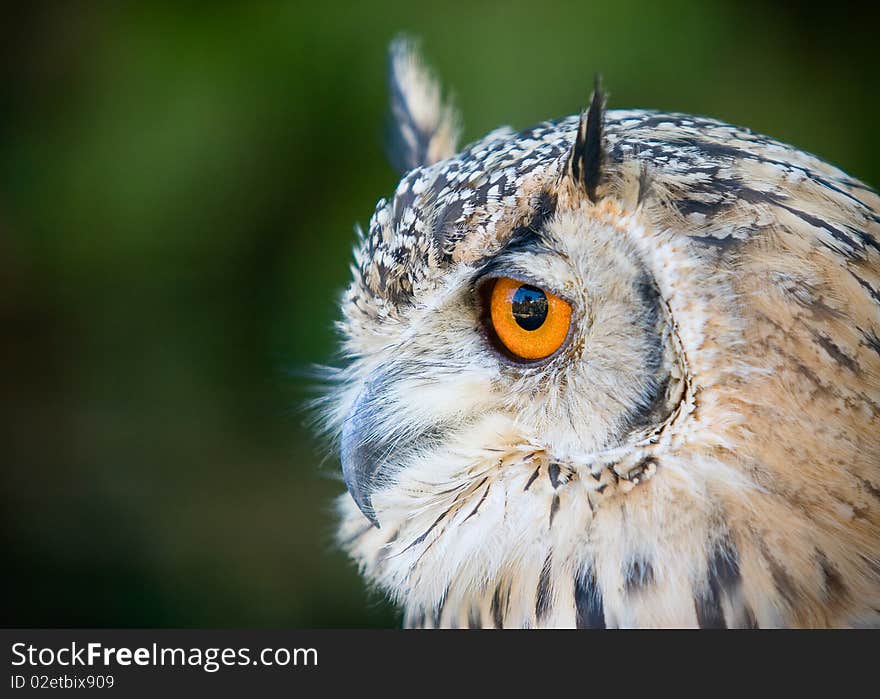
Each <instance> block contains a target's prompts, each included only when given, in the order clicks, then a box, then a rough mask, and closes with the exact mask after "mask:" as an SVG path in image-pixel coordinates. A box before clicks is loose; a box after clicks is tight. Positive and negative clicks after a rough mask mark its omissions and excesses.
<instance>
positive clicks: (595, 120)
mask: <svg viewBox="0 0 880 699" xmlns="http://www.w3.org/2000/svg"><path fill="white" fill-rule="evenodd" d="M604 121H605V95H604V94H602V88H601V87H600V80H599V76H598V75H597V76H596V82H595V87H594V88H593V96H592V98H591V99H590V107H589V109H588V110H587V111H586V112H584V113H583V114H581V120H580V123H579V124H578V132H577V137H576V138H575V141H574V146H572V149H571V152H570V153H569V154H568V161H567V162H566V166H565V175H566V176H567V177H570V178H571V179H572V181H573V182H575V183H577V184H578V185H580V186H582V187H583V188H584V189H586V191H587V196H588V197H589V198H590V201H592V202H594V203H595V202H596V188H597V187H598V186H599V182H600V181H601V179H602V163H603V161H604V159H605V144H604V142H603V126H604Z"/></svg>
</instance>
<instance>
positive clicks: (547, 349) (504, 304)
mask: <svg viewBox="0 0 880 699" xmlns="http://www.w3.org/2000/svg"><path fill="white" fill-rule="evenodd" d="M489 315H490V318H491V321H492V328H493V330H494V331H495V335H496V336H497V337H498V340H499V341H500V342H501V344H503V345H504V347H505V348H506V349H507V351H508V352H510V354H512V355H513V356H514V358H517V359H523V360H529V361H534V360H537V359H544V358H545V357H549V356H550V355H551V354H553V353H554V352H555V351H556V350H558V349H559V348H560V347H561V346H562V343H563V342H565V338H566V337H568V328H569V326H570V325H571V306H569V305H568V304H567V303H566V302H565V301H563V300H562V299H561V298H559V297H558V296H556V295H555V294H551V293H550V292H549V291H544V290H543V289H539V288H538V287H536V286H531V285H530V284H524V283H523V282H521V281H519V280H517V279H511V278H510V277H501V278H499V279H496V280H495V283H494V285H493V286H492V291H491V295H490V299H489Z"/></svg>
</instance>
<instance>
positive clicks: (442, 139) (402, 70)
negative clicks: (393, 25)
mask: <svg viewBox="0 0 880 699" xmlns="http://www.w3.org/2000/svg"><path fill="white" fill-rule="evenodd" d="M388 81H389V84H390V88H391V114H390V119H389V128H388V131H389V133H388V156H389V159H390V160H391V164H392V165H393V166H394V167H395V168H396V169H397V170H398V171H399V172H400V173H401V174H402V173H404V172H407V171H409V170H412V169H413V168H416V167H420V166H422V165H431V164H433V163H436V162H438V161H440V160H444V159H446V158H449V157H451V156H453V155H455V153H456V150H457V149H458V135H459V118H458V114H457V113H456V111H455V109H454V108H453V106H452V104H451V103H450V102H449V101H444V100H443V98H442V95H441V93H440V85H439V84H438V82H437V80H436V79H435V78H434V76H433V75H432V74H431V72H430V70H428V68H427V66H425V64H424V63H423V61H422V60H421V57H420V56H419V53H418V50H417V46H416V44H415V42H413V41H412V40H411V39H409V38H408V37H405V36H399V37H397V38H396V39H395V40H394V41H392V42H391V46H390V49H389V76H388Z"/></svg>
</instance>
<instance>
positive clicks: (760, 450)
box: [325, 40, 880, 628]
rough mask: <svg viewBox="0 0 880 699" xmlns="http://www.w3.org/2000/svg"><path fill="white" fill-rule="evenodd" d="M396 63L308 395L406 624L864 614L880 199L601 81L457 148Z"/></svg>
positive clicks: (878, 444)
mask: <svg viewBox="0 0 880 699" xmlns="http://www.w3.org/2000/svg"><path fill="white" fill-rule="evenodd" d="M390 80H391V93H392V98H391V114H392V116H393V126H392V129H391V130H392V134H391V137H392V138H391V140H392V143H393V146H394V148H393V159H394V160H395V162H396V164H397V165H398V166H399V168H400V169H401V171H402V172H403V178H402V180H401V181H400V183H399V185H398V186H397V188H396V190H395V192H394V194H393V195H392V196H391V197H390V198H389V199H387V200H386V199H382V200H380V201H379V203H378V206H377V207H376V210H375V213H374V215H373V216H372V219H371V221H370V226H369V231H368V232H367V233H366V234H361V236H360V242H359V245H358V247H357V250H356V252H355V262H354V264H353V266H352V272H353V281H352V283H351V285H350V286H349V288H348V290H347V292H346V293H345V295H344V297H343V301H342V314H343V319H342V321H341V322H340V324H339V327H340V330H341V333H342V336H343V340H342V349H343V353H344V356H345V359H346V365H345V366H344V367H342V368H339V369H336V370H333V372H332V382H331V389H330V391H329V393H328V395H327V397H326V399H325V401H326V405H325V414H326V415H327V422H328V424H329V425H330V426H331V427H330V429H331V430H332V432H333V434H334V435H335V438H336V442H335V444H337V446H338V450H339V454H340V458H341V462H342V472H343V476H344V480H345V483H346V486H347V490H348V493H347V494H345V495H344V496H343V497H342V498H341V499H340V501H339V508H340V513H341V520H342V523H341V526H340V529H339V535H338V536H339V541H340V543H341V545H342V546H343V548H345V549H346V550H347V551H348V552H349V553H350V555H351V556H352V557H353V558H354V559H355V561H356V562H357V563H358V565H359V567H360V569H361V571H362V573H363V574H364V575H365V577H366V578H367V579H368V581H370V583H372V584H373V585H374V586H377V587H378V588H380V589H381V590H383V591H384V592H385V593H387V594H388V595H389V596H390V597H391V599H392V600H394V601H395V602H396V603H397V604H399V605H400V606H401V607H402V608H403V611H404V623H405V625H406V626H410V627H504V628H509V627H514V628H524V627H578V628H604V627H716V628H717V627H728V628H734V627H779V626H796V627H827V626H876V625H878V623H880V198H878V195H877V193H876V192H875V191H874V190H872V189H871V188H870V187H868V186H866V185H865V184H863V183H861V182H859V181H858V180H856V179H854V178H852V177H849V176H848V175H846V174H845V173H844V172H842V171H841V170H839V169H837V168H835V167H833V166H831V165H828V164H826V163H824V162H822V161H820V160H818V159H817V158H816V157H814V156H812V155H809V154H807V153H804V152H801V151H798V150H796V149H794V148H792V147H790V146H787V145H785V144H782V143H779V142H777V141H774V140H772V139H769V138H767V137H764V136H760V135H757V134H755V133H752V132H751V131H749V130H747V129H743V128H737V127H734V126H730V125H728V124H724V123H721V122H719V121H715V120H713V119H707V118H702V117H695V116H689V115H685V114H673V113H662V112H657V111H643V110H611V111H605V108H604V103H603V97H602V95H601V93H600V91H599V89H598V85H597V88H596V90H595V92H594V94H593V97H592V100H591V102H590V104H589V108H588V110H586V111H585V112H584V113H583V114H582V115H575V116H572V117H568V118H564V119H560V120H556V121H547V122H543V123H541V124H538V125H537V126H534V127H532V128H529V129H526V130H524V131H520V132H515V131H513V130H511V129H509V128H500V129H498V130H496V131H493V132H491V133H490V134H489V135H487V136H485V137H484V138H482V139H481V140H479V141H477V142H475V143H473V144H472V145H470V146H467V147H465V148H464V149H461V150H459V149H458V148H457V145H456V140H457V123H458V119H457V116H456V114H455V112H454V110H453V109H452V108H451V107H450V105H449V104H448V103H447V102H446V101H444V100H443V99H442V96H441V92H440V89H439V88H438V85H437V83H436V81H435V80H434V79H433V77H432V76H431V74H430V73H429V72H428V70H427V69H426V68H425V67H424V65H423V64H422V63H421V61H420V60H419V58H418V56H417V55H416V53H415V52H414V50H413V47H412V45H411V43H410V42H407V41H405V40H398V41H396V42H395V43H394V44H392V48H391V53H390Z"/></svg>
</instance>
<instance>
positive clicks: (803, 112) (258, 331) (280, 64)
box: [0, 0, 880, 626]
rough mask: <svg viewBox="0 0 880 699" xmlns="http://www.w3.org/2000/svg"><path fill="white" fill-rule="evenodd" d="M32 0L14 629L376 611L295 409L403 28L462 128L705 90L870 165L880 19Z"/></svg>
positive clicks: (6, 124)
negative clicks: (388, 53)
mask: <svg viewBox="0 0 880 699" xmlns="http://www.w3.org/2000/svg"><path fill="white" fill-rule="evenodd" d="M207 8H208V5H201V6H199V9H195V8H189V9H181V7H177V6H173V5H170V4H169V5H157V4H149V5H148V4H146V3H144V4H124V3H114V4H110V3H106V4H97V3H95V4H75V3H54V2H53V3H44V4H41V3H36V4H35V3H28V4H22V6H21V8H20V9H18V10H11V9H9V8H8V6H7V9H5V10H3V11H2V14H0V328H2V330H0V352H2V355H0V356H2V376H3V386H2V396H3V401H2V411H3V414H2V416H0V417H2V423H0V424H2V430H3V435H2V445H3V447H2V452H0V455H2V490H3V500H4V506H3V510H2V525H3V527H2V538H3V547H4V548H3V553H4V569H5V575H4V578H5V579H6V580H7V581H8V585H10V586H11V589H8V590H7V591H6V593H5V594H4V606H5V610H4V611H5V613H4V616H3V619H2V622H3V624H4V625H28V626H366V625H395V624H397V623H398V618H397V616H396V615H395V613H394V612H393V610H391V609H390V608H389V607H388V606H387V605H386V604H385V603H384V602H383V601H382V599H381V597H380V596H379V595H377V594H375V593H369V592H367V591H366V590H365V589H364V586H363V584H362V583H361V581H360V580H359V579H358V576H357V572H356V571H355V570H354V568H353V566H351V565H350V564H349V563H348V562H347V561H346V560H345V558H344V557H343V556H342V555H341V554H339V553H338V552H336V551H335V550H334V548H333V544H332V533H333V515H332V511H331V501H332V498H333V496H334V495H335V494H336V493H338V492H340V491H341V489H342V486H341V484H340V483H339V481H338V480H336V479H335V478H334V474H335V472H336V469H337V468H338V465H337V464H336V463H335V462H334V461H333V460H332V459H328V460H327V461H326V462H325V463H324V465H323V466H322V465H321V463H320V462H321V456H320V453H321V452H320V445H319V443H318V442H317V440H315V439H314V438H313V437H312V436H311V434H310V431H309V429H308V426H307V425H306V415H305V413H304V411H303V410H302V404H303V402H304V401H305V400H306V399H307V398H308V397H309V396H310V395H313V393H314V389H313V387H312V386H310V383H311V382H310V381H309V380H308V379H306V378H304V372H305V371H306V370H307V369H308V367H309V366H310V365H312V364H314V363H318V362H328V361H332V348H333V342H334V331H333V328H332V323H333V320H334V318H335V317H336V300H337V298H338V296H339V293H340V291H341V290H342V289H343V288H344V286H345V284H346V283H347V279H348V263H349V259H350V250H351V246H352V243H353V241H354V235H353V232H352V228H353V225H354V223H355V222H358V221H360V222H362V223H366V222H367V220H368V218H369V215H370V213H371V212H372V209H373V206H374V203H375V200H376V199H377V198H378V197H380V196H382V195H385V194H388V193H389V192H390V191H391V189H392V187H393V186H394V184H395V180H396V177H395V175H394V173H393V172H392V171H391V169H390V167H388V166H387V165H386V162H385V159H384V155H383V147H382V142H381V134H382V127H383V117H384V110H385V95H386V91H385V84H384V70H385V47H386V45H387V43H388V41H389V40H390V38H391V37H392V36H393V35H394V34H396V33H398V32H400V31H401V30H405V31H408V32H410V33H412V34H414V35H416V36H420V37H421V38H422V39H423V41H424V50H425V53H426V54H427V56H428V57H429V59H430V61H431V63H433V65H434V66H435V68H436V69H437V71H438V73H439V74H440V75H441V76H442V78H443V80H444V82H445V84H446V85H448V86H451V87H452V88H453V90H454V93H455V95H456V100H457V103H458V104H459V105H460V107H461V109H462V112H463V114H464V120H465V132H464V136H465V140H471V139H473V138H476V137H478V136H480V135H481V134H483V133H484V132H486V131H488V130H490V129H491V128H494V127H496V126H498V125H500V124H502V123H510V124H512V125H513V126H515V127H526V126H528V125H530V124H531V123H533V122H536V121H540V120H542V119H545V118H550V117H558V116H563V115H566V114H570V113H573V112H575V111H577V110H578V109H579V108H580V107H582V106H583V105H584V103H585V101H586V99H587V98H588V94H589V90H590V86H591V84H592V76H593V74H594V72H596V71H600V72H601V73H602V74H603V76H604V82H605V86H606V87H607V89H608V90H609V92H610V95H611V97H610V106H612V107H654V108H660V109H668V110H676V111H689V112H695V113H700V114H708V115H711V116H715V117H719V118H721V119H725V120H728V121H731V122H734V123H739V124H743V125H747V126H750V127H751V128H753V129H755V130H758V131H761V132H764V133H768V134H770V135H773V136H776V137H778V138H780V139H783V140H785V141H789V142H792V143H794V144H797V145H798V146H800V147H802V148H804V149H807V150H809V151H812V152H814V153H816V154H818V155H820V156H822V157H824V158H827V159H829V160H831V161H832V162H834V163H836V164H838V165H840V166H841V167H843V168H844V169H846V170H848V171H849V172H850V173H851V174H853V175H856V176H859V177H861V178H863V179H865V180H867V181H868V182H870V183H873V184H875V185H876V184H877V183H878V181H880V157H878V156H880V153H878V145H880V142H878V139H877V137H876V123H875V121H876V115H877V114H878V109H877V107H878V104H877V102H878V79H877V60H876V37H875V36H874V34H875V26H876V25H875V24H874V23H873V22H872V21H871V17H870V16H868V15H865V14H860V13H858V12H856V11H854V10H853V11H844V10H843V9H841V8H838V10H835V11H834V12H827V9H828V8H827V7H826V8H825V9H824V10H821V11H816V12H815V13H810V11H808V10H806V9H804V8H801V9H797V8H795V7H793V6H792V7H791V8H783V7H781V6H780V7H776V8H774V7H767V6H765V4H764V3H743V2H741V1H740V2H737V1H733V2H716V3H710V2H689V3H680V2H673V3H668V2H666V3H655V2H627V1H621V0H618V1H617V2H614V3H604V2H603V3H599V2H595V3H593V2H577V3H563V2H548V1H546V0H545V1H543V2H535V1H534V0H532V1H531V2H519V1H517V2H486V3H481V2H467V3H443V4H441V3H429V4H416V3H412V2H408V3H405V2H384V3H358V4H351V5H346V4H339V5H337V4H332V3H327V2H323V3H317V2H310V3H292V2H291V3H250V4H247V5H245V4H242V5H233V4H213V5H211V9H210V10H208V9H207Z"/></svg>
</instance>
